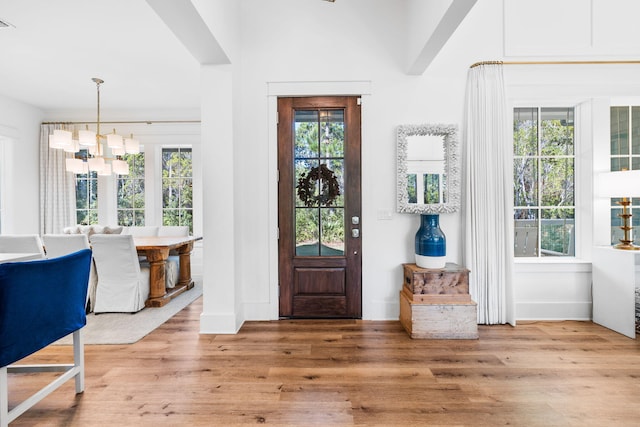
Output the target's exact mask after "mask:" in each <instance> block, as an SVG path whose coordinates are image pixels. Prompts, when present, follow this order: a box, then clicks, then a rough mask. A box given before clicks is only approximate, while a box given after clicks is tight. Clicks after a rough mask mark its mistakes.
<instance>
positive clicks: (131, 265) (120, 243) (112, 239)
mask: <svg viewBox="0 0 640 427" xmlns="http://www.w3.org/2000/svg"><path fill="white" fill-rule="evenodd" d="M90 241H91V246H92V248H93V259H94V262H95V265H96V271H97V273H98V285H97V287H96V297H95V303H94V306H93V311H94V313H96V314H97V313H135V312H138V311H140V310H142V309H143V308H144V305H145V301H146V300H147V298H148V297H149V268H148V267H141V266H140V263H139V262H138V254H137V252H136V247H135V244H134V243H133V236H132V235H130V234H94V235H93V236H91V237H90Z"/></svg>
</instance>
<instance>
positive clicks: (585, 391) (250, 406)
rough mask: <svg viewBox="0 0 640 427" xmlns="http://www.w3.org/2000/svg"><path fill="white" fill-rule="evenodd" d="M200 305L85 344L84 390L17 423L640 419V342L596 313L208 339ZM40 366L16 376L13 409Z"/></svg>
mask: <svg viewBox="0 0 640 427" xmlns="http://www.w3.org/2000/svg"><path fill="white" fill-rule="evenodd" d="M201 311H202V304H201V300H198V301H196V302H195V303H194V304H192V305H191V306H190V307H187V308H186V309H185V310H183V311H182V312H180V313H179V314H178V315H176V316H175V317H174V318H173V319H171V320H170V321H169V322H167V323H166V324H165V325H163V326H161V327H160V328H159V329H157V330H156V331H155V332H153V333H152V334H150V335H149V336H147V337H146V338H144V339H143V340H141V341H139V342H138V343H136V344H133V345H116V346H86V363H87V368H86V374H87V378H86V391H85V392H84V393H83V394H81V395H78V396H75V394H74V389H73V381H70V382H67V384H65V385H64V386H63V387H62V388H61V389H59V390H57V391H56V392H54V394H52V395H51V396H49V397H47V398H46V399H45V400H44V401H43V402H41V403H40V404H38V405H37V406H36V407H34V408H32V409H30V410H29V411H27V412H26V413H25V414H24V415H22V416H20V417H19V418H18V419H17V420H16V421H15V422H14V423H13V424H11V426H12V427H17V426H160V425H162V426H217V425H220V426H231V425H256V424H268V425H283V426H312V425H315V426H350V425H368V426H374V425H375V426H413V425H447V426H451V425H457V426H462V425H469V426H477V425H491V426H494V425H515V426H545V427H546V426H598V427H602V426H622V425H634V426H635V425H640V343H639V342H638V341H635V340H631V339H629V338H626V337H624V336H622V335H619V334H616V333H614V332H611V331H609V330H607V329H605V328H603V327H600V326H598V325H594V324H592V323H589V322H539V323H529V324H523V325H518V326H517V327H516V328H512V327H510V326H480V327H479V334H480V339H479V340H411V339H410V338H409V337H408V336H407V334H406V333H405V332H404V330H403V329H402V327H401V326H400V324H399V322H391V321H389V322H378V321H273V322H247V323H246V324H245V325H244V326H243V328H242V330H241V331H240V333H238V334H237V335H200V334H199V333H198V330H199V314H200V312H201ZM132 319H133V317H132ZM70 354H71V352H70V347H68V346H53V347H48V348H47V349H45V350H44V351H42V352H40V353H38V354H36V355H35V356H34V357H33V358H32V361H35V360H38V359H46V360H48V361H54V360H55V361H60V362H68V361H69V360H70V357H71V356H70ZM38 375H39V376H36V375H30V376H24V375H21V376H18V375H16V376H12V377H11V379H10V406H12V405H13V404H15V402H16V399H19V398H21V397H22V396H23V395H24V394H25V392H26V391H30V390H31V388H32V387H33V386H35V385H36V384H38V385H39V381H42V379H43V375H50V374H38Z"/></svg>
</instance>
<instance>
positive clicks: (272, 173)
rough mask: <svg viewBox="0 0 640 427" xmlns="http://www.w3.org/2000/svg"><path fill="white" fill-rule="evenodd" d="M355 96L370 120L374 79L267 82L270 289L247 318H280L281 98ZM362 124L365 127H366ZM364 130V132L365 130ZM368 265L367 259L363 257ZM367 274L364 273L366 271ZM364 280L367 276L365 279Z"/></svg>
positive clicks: (247, 308) (251, 307)
mask: <svg viewBox="0 0 640 427" xmlns="http://www.w3.org/2000/svg"><path fill="white" fill-rule="evenodd" d="M339 95H352V96H360V97H361V98H363V99H364V101H363V102H362V106H361V117H362V124H363V123H365V121H366V117H365V115H366V111H367V109H366V105H367V103H366V98H367V96H369V95H372V84H371V81H370V80H353V81H331V82H329V81H318V82H267V121H268V151H269V158H268V162H269V166H268V180H269V190H268V200H269V208H268V211H269V215H268V217H269V219H268V222H269V231H268V234H269V236H268V240H269V244H268V266H267V268H268V276H269V278H268V280H269V292H268V294H267V295H262V296H258V297H257V298H256V300H254V301H252V302H250V303H245V313H246V317H247V319H271V320H277V319H278V318H279V295H278V277H279V271H278V114H277V112H278V97H281V96H309V97H311V96H339ZM362 124H361V130H364V126H363V125H362ZM362 133H363V132H362ZM363 264H364V259H363ZM363 276H364V273H363ZM363 280H364V279H363ZM365 295H366V293H365V292H364V290H363V295H362V308H363V313H364V312H365V308H366V307H367V302H366V300H365Z"/></svg>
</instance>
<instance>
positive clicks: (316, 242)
mask: <svg viewBox="0 0 640 427" xmlns="http://www.w3.org/2000/svg"><path fill="white" fill-rule="evenodd" d="M294 138H295V141H294V169H295V173H294V188H296V190H297V191H296V194H295V195H294V198H295V233H296V238H295V245H296V247H295V254H296V255H297V256H342V255H344V179H343V177H344V110H297V111H296V112H295V127H294Z"/></svg>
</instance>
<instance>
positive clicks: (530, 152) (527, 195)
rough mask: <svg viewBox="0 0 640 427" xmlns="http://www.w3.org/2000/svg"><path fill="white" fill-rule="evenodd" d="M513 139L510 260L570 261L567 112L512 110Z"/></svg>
mask: <svg viewBox="0 0 640 427" xmlns="http://www.w3.org/2000/svg"><path fill="white" fill-rule="evenodd" d="M513 135H514V157H513V162H514V237H515V239H514V244H515V247H514V254H515V256H516V257H546V256H575V233H574V230H575V206H574V204H575V201H574V194H575V189H574V179H575V178H574V176H575V173H574V164H575V150H574V111H573V108H571V107H565V108H539V107H530V108H515V109H514V124H513Z"/></svg>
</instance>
